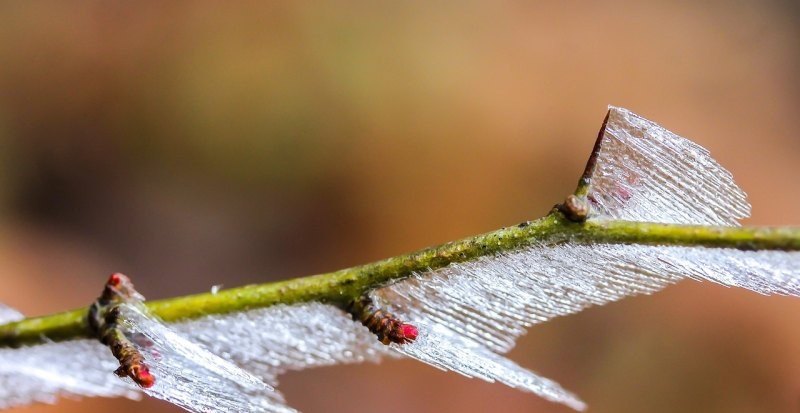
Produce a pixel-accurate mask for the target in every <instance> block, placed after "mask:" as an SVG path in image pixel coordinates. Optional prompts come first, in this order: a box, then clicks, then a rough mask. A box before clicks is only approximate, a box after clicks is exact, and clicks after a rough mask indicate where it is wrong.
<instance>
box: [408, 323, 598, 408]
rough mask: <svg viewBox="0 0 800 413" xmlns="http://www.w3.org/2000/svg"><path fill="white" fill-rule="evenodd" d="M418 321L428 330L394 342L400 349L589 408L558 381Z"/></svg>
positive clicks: (450, 367)
mask: <svg viewBox="0 0 800 413" xmlns="http://www.w3.org/2000/svg"><path fill="white" fill-rule="evenodd" d="M417 324H418V326H419V327H421V329H422V331H423V332H424V333H423V334H422V335H420V337H419V338H418V339H417V341H415V342H413V343H411V344H406V345H396V344H393V345H392V347H393V348H394V349H395V350H396V351H398V352H400V353H402V354H405V355H407V356H409V357H412V358H415V359H417V360H420V361H422V362H424V363H427V364H430V365H432V366H435V367H438V368H440V369H443V370H452V371H455V372H457V373H460V374H463V375H465V376H467V377H474V378H479V379H482V380H485V381H488V382H495V381H497V382H500V383H503V384H505V385H507V386H509V387H512V388H515V389H519V390H523V391H527V392H530V393H534V394H538V395H539V396H541V397H543V398H545V399H547V400H550V401H553V402H557V403H562V404H565V405H567V406H569V407H572V408H573V409H576V410H584V409H585V408H586V404H585V403H584V402H583V401H581V400H580V399H579V398H578V397H577V396H575V395H574V394H572V393H570V392H568V391H566V390H564V389H563V388H561V386H559V385H558V383H556V382H554V381H552V380H549V379H546V378H544V377H540V376H538V375H536V374H534V373H533V372H531V371H529V370H526V369H524V368H522V367H520V366H519V365H517V364H516V363H514V362H513V361H511V360H509V359H507V358H505V357H503V356H501V355H499V354H497V353H494V352H492V351H491V350H489V349H488V348H486V347H484V346H482V345H481V344H479V343H478V342H475V341H473V340H471V339H468V338H466V337H464V335H462V334H460V333H459V332H456V331H453V330H452V329H450V328H448V327H445V326H444V325H439V324H430V325H428V324H426V323H424V322H422V323H417Z"/></svg>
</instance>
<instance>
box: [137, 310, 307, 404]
mask: <svg viewBox="0 0 800 413" xmlns="http://www.w3.org/2000/svg"><path fill="white" fill-rule="evenodd" d="M121 318H122V320H121V326H122V328H123V331H124V332H125V334H126V336H128V337H130V339H131V341H132V342H133V343H134V344H135V345H136V347H137V349H138V350H139V351H140V352H141V353H142V354H143V355H144V357H145V363H146V364H147V365H148V366H149V367H150V372H151V373H153V375H154V376H155V377H156V383H155V385H154V386H153V387H151V388H149V389H145V390H144V391H145V393H147V394H149V395H151V396H154V397H157V398H159V399H163V400H166V401H169V402H170V403H173V404H176V405H178V406H181V407H183V408H184V409H187V410H189V411H194V412H212V411H213V412H295V410H294V409H291V408H289V407H286V406H285V405H284V403H283V397H282V396H281V395H280V394H279V393H277V392H275V390H274V389H273V388H272V387H270V386H268V385H267V384H265V383H264V382H263V381H261V380H260V379H259V378H257V377H255V376H254V375H252V374H251V373H248V372H246V371H244V370H242V369H241V368H239V367H237V366H235V365H234V364H232V363H231V362H229V361H226V360H223V359H222V358H220V357H218V356H216V355H214V354H212V353H211V352H209V351H208V350H206V349H204V348H203V347H201V346H200V345H198V344H196V343H193V342H192V341H191V340H188V339H187V338H185V337H183V336H181V335H179V334H178V333H177V332H175V331H173V330H172V329H170V328H168V327H166V326H165V325H163V324H161V323H160V322H158V321H156V320H155V319H153V318H151V317H149V316H148V315H146V314H145V313H144V312H143V311H142V310H141V309H140V308H139V307H137V306H132V305H123V306H122V311H121Z"/></svg>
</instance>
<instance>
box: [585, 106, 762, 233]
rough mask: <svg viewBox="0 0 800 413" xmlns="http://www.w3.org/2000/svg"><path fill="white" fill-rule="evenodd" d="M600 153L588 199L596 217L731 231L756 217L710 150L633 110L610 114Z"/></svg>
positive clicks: (601, 139)
mask: <svg viewBox="0 0 800 413" xmlns="http://www.w3.org/2000/svg"><path fill="white" fill-rule="evenodd" d="M598 148H599V152H598V153H597V154H595V155H594V156H596V158H595V159H594V161H595V162H594V164H593V165H594V170H593V171H589V172H590V173H591V175H590V176H589V179H590V180H589V183H590V185H589V192H588V194H587V195H588V199H589V200H590V202H591V203H592V210H593V212H594V213H597V214H599V215H601V216H604V217H607V218H613V219H622V220H628V221H643V222H644V221H649V222H663V223H674V224H705V225H730V226H735V225H739V219H742V218H746V217H748V216H749V215H750V204H748V203H747V199H746V195H745V194H744V192H742V190H741V189H739V187H738V186H736V183H734V181H733V177H732V176H731V173H730V172H728V171H727V170H725V168H723V167H722V166H720V165H719V164H718V163H717V162H716V161H715V160H714V159H713V158H711V156H710V155H709V152H708V151H707V150H706V149H704V148H703V147H701V146H699V145H697V144H696V143H694V142H692V141H690V140H688V139H684V138H682V137H680V136H678V135H675V134H674V133H672V132H670V131H668V130H666V129H664V128H662V127H661V126H659V125H657V124H656V123H654V122H652V121H649V120H647V119H645V118H642V117H640V116H639V115H636V114H634V113H632V112H630V111H628V110H625V109H622V108H616V107H610V108H609V112H608V120H607V121H606V124H605V127H604V130H603V131H601V135H600V138H599V142H598ZM590 165H591V163H590Z"/></svg>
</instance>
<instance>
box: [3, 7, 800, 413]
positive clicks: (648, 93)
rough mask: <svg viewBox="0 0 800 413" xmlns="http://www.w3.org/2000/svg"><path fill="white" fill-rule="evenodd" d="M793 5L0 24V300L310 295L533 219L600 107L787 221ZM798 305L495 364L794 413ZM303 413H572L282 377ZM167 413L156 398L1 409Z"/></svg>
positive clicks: (623, 403)
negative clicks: (665, 134) (108, 284)
mask: <svg viewBox="0 0 800 413" xmlns="http://www.w3.org/2000/svg"><path fill="white" fill-rule="evenodd" d="M798 23H800V8H798V6H797V5H796V3H794V2H790V1H710V2H688V1H685V2H635V3H628V2H621V1H615V0H609V1H603V2H575V1H565V2H557V3H551V4H542V3H537V2H529V1H517V2H505V1H504V2H476V1H464V2H438V3H437V4H430V3H429V2H421V1H419V2H399V3H398V2H369V1H353V2H336V3H334V2H331V3H328V4H316V2H306V1H296V2H271V1H261V2H237V3H225V4H222V3H211V2H209V3H205V2H119V1H104V2H100V1H87V2H55V1H52V2H3V3H2V5H0V280H1V281H2V284H0V285H1V286H0V301H2V302H5V303H7V304H9V305H11V306H14V307H17V308H19V309H21V310H23V311H24V312H26V313H27V314H29V315H39V314H45V313H49V312H53V311H58V310H64V309H68V308H73V307H78V306H83V305H86V304H87V303H89V302H91V301H92V300H93V299H94V298H95V297H96V295H97V294H98V292H99V289H100V287H101V285H102V283H103V282H104V280H105V278H106V277H107V275H108V274H109V273H111V272H113V271H122V272H125V273H128V274H130V275H131V276H133V277H134V280H135V282H136V284H137V286H138V287H140V289H141V291H142V292H143V293H144V294H145V295H146V296H147V297H149V298H163V297H168V296H173V295H182V294H187V293H195V292H200V291H205V290H208V289H209V287H210V286H212V285H214V284H223V285H224V286H236V285H240V284H244V283H252V282H265V281H271V280H278V279H284V278H288V277H294V276H301V275H308V274H313V273H318V272H323V271H328V270H334V269H338V268H341V267H345V266H350V265H354V264H359V263H364V262H368V261H371V260H375V259H379V258H384V257H388V256H391V255H395V254H398V253H403V252H407V251H410V250H414V249H417V248H421V247H425V246H428V245H432V244H437V243H441V242H444V241H448V240H452V239H456V238H460V237H464V236H469V235H473V234H476V233H480V232H485V231H488V230H492V229H496V228H499V227H501V226H505V225H509V224H514V223H517V222H519V221H522V220H525V219H531V218H536V217H539V216H541V215H543V214H544V213H545V212H547V210H548V209H549V208H550V207H551V206H552V205H553V204H554V203H556V202H558V201H560V200H561V199H563V197H564V196H565V195H566V194H568V193H569V192H571V190H572V189H573V188H574V185H575V183H576V182H577V178H578V175H579V174H580V172H581V171H582V168H583V164H584V162H585V161H586V159H587V157H588V155H589V152H590V150H591V147H592V144H593V142H594V138H595V136H596V132H597V130H598V128H599V127H600V123H601V121H602V119H603V116H604V114H605V108H606V105H607V104H615V105H620V106H624V107H627V108H630V109H632V110H634V111H636V112H638V113H641V114H642V115H644V116H646V117H649V118H651V119H653V120H656V121H657V122H659V123H661V124H663V125H665V126H666V127H668V128H670V129H672V130H673V131H675V132H677V133H679V134H682V135H684V136H687V137H690V138H692V139H693V140H695V141H697V142H699V143H700V144H701V145H703V146H705V147H707V148H709V149H711V150H712V152H713V154H714V155H715V157H716V158H717V159H718V160H719V161H720V162H721V163H722V164H723V165H725V166H726V167H728V168H729V169H730V170H731V171H732V172H733V173H734V175H735V176H736V178H737V180H738V182H739V183H740V184H741V186H742V187H743V188H744V189H745V190H746V191H747V192H748V193H749V195H750V200H751V202H752V203H753V205H754V213H753V218H752V219H750V220H748V224H754V225H767V224H781V225H790V224H791V225H800V217H799V216H798V215H797V212H798V208H797V205H798V203H800V191H798V189H800V185H798V183H797V173H798V164H797V162H798V160H800V139H798V128H799V127H800V117H799V116H798V108H799V107H800V47H798V44H799V43H798V40H799V39H800V24H798ZM798 350H800V300H797V299H789V298H783V297H772V298H766V297H761V296H758V295H756V294H753V293H748V292H744V291H737V290H731V289H725V288H722V287H719V286H715V285H710V284H700V283H692V282H685V283H681V284H680V285H677V286H674V287H670V288H668V289H667V290H666V291H664V292H662V293H659V294H657V295H655V296H652V297H638V298H632V299H627V300H624V301H623V302H620V303H616V304H612V305H609V306H606V307H602V308H594V309H590V310H588V311H585V312H584V313H581V314H578V315H575V316H571V317H566V318H562V319H558V320H555V321H553V322H550V323H548V324H545V325H542V326H538V327H536V328H534V329H533V330H531V331H530V333H529V334H528V336H526V337H525V338H524V339H523V340H522V341H521V342H520V344H519V345H518V347H517V348H516V349H515V350H514V351H513V352H512V353H511V356H512V358H513V359H515V360H516V361H518V362H519V363H520V364H522V365H524V366H526V367H529V368H532V369H533V370H535V371H537V372H539V373H541V374H543V375H545V376H547V377H551V378H553V379H556V380H557V381H559V382H560V383H562V384H563V385H564V386H565V387H566V388H569V389H571V390H573V391H575V392H577V393H578V394H579V395H581V396H582V397H583V398H584V399H585V400H586V401H587V402H588V403H589V405H590V409H591V411H593V412H598V413H599V412H642V411H647V412H676V411H704V412H728V413H735V412H765V411H770V412H798V411H800V351H798ZM280 388H281V390H282V391H283V392H285V394H286V395H287V398H288V400H289V402H290V403H291V404H292V405H294V406H295V407H298V408H300V409H302V410H303V411H305V412H309V413H313V412H372V411H377V410H380V411H382V412H387V413H390V412H404V413H407V412H444V411H457V412H488V411H491V412H566V411H568V410H567V409H565V408H562V407H561V406H558V405H554V404H551V403H548V402H545V401H542V400H541V399H539V398H537V397H535V396H532V395H530V394H525V393H521V392H517V391H514V390H511V389H508V388H506V387H504V386H502V385H493V384H487V383H483V382H480V381H476V380H469V379H466V378H463V377H460V376H458V375H455V374H445V373H442V372H439V371H437V370H435V369H433V368H429V367H427V366H424V365H421V364H418V363H415V362H411V361H389V362H384V363H383V364H381V365H363V366H347V367H337V368H325V369H319V370H315V371H307V372H302V373H294V374H289V375H287V376H284V377H283V379H282V384H281V387H280ZM73 411H74V412H84V411H115V412H120V413H122V412H142V411H148V412H177V411H179V409H178V408H176V407H173V406H170V405H168V404H165V403H162V402H159V401H156V400H144V401H143V402H139V403H136V402H132V401H127V400H85V401H80V402H78V401H63V402H61V403H59V404H58V405H55V406H34V407H30V408H22V409H17V410H15V412H20V413H21V412H42V413H44V412H73Z"/></svg>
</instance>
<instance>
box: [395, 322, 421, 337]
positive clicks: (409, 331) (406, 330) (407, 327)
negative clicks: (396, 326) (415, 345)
mask: <svg viewBox="0 0 800 413" xmlns="http://www.w3.org/2000/svg"><path fill="white" fill-rule="evenodd" d="M400 331H402V332H403V337H405V338H406V339H407V340H408V341H414V340H416V339H417V336H418V335H419V330H417V328H416V327H414V326H413V325H411V324H403V325H402V326H401V327H400Z"/></svg>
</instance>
